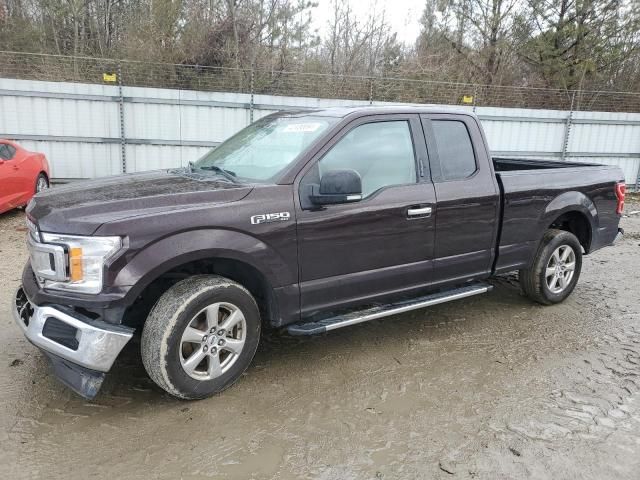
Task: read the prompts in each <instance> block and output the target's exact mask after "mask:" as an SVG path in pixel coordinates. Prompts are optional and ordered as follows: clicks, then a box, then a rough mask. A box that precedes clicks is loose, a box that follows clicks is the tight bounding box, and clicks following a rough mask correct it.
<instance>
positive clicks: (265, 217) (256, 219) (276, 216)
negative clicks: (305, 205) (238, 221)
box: [251, 212, 291, 225]
mask: <svg viewBox="0 0 640 480" xmlns="http://www.w3.org/2000/svg"><path fill="white" fill-rule="evenodd" d="M287 220H291V213H289V212H280V213H263V214H261V215H254V216H252V217H251V224H252V225H258V224H260V223H271V222H286V221H287Z"/></svg>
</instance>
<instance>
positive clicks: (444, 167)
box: [425, 118, 478, 182]
mask: <svg viewBox="0 0 640 480" xmlns="http://www.w3.org/2000/svg"><path fill="white" fill-rule="evenodd" d="M425 133H426V134H427V137H428V138H429V140H430V141H429V148H430V150H429V155H430V159H431V162H432V175H433V181H435V182H450V181H455V180H464V179H466V178H469V177H471V176H473V175H474V174H475V173H476V172H477V171H478V163H477V159H476V154H475V151H474V148H473V143H472V140H471V134H470V132H469V129H468V128H467V125H466V123H465V122H464V121H463V120H462V119H460V120H457V119H455V118H447V119H435V118H433V119H429V120H428V126H427V127H426V128H425Z"/></svg>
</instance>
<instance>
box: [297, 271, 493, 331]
mask: <svg viewBox="0 0 640 480" xmlns="http://www.w3.org/2000/svg"><path fill="white" fill-rule="evenodd" d="M492 289H493V285H489V284H488V283H474V284H471V285H466V286H464V287H459V288H455V289H453V290H447V291H444V292H438V293H432V294H430V295H425V296H422V297H418V298H412V299H411V300H405V301H402V302H395V303H390V304H388V305H382V306H376V307H372V308H367V309H365V310H357V311H352V312H349V313H346V314H343V315H337V316H334V317H328V318H324V319H321V320H316V321H312V322H307V323H295V324H293V325H289V327H288V328H287V331H288V332H289V334H291V335H317V334H319V333H325V332H328V331H330V330H335V329H337V328H342V327H348V326H349V325H355V324H357V323H362V322H368V321H370V320H376V319H378V318H384V317H389V316H391V315H398V314H399V313H405V312H410V311H411V310H418V309H420V308H425V307H430V306H432V305H437V304H439V303H446V302H451V301H453V300H459V299H461V298H466V297H471V296H473V295H479V294H481V293H486V292H489V291H491V290H492Z"/></svg>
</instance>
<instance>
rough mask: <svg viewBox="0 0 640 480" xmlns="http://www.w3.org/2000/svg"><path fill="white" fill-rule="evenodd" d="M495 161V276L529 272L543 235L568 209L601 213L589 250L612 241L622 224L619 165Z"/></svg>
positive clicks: (503, 159)
mask: <svg viewBox="0 0 640 480" xmlns="http://www.w3.org/2000/svg"><path fill="white" fill-rule="evenodd" d="M492 160H493V166H494V170H495V174H496V178H497V180H498V185H499V188H500V191H501V194H502V205H501V213H500V218H501V219H502V222H501V225H502V228H501V231H500V233H499V242H498V255H497V259H496V263H495V271H496V272H497V273H499V272H503V271H511V270H516V269H520V268H525V267H526V266H527V265H528V264H529V263H530V261H531V259H532V258H533V255H534V254H535V251H536V248H537V246H538V244H539V241H540V238H541V236H542V234H543V233H544V232H545V231H546V230H547V229H548V228H549V227H550V224H551V222H552V221H553V220H554V219H555V218H556V217H557V216H558V215H560V214H561V213H562V212H563V209H564V208H565V205H566V206H571V209H574V210H575V206H576V205H580V207H579V208H582V209H583V210H584V211H585V212H587V211H591V212H594V213H597V216H595V218H597V223H595V224H593V225H591V232H590V235H589V237H590V242H589V243H590V248H589V250H595V249H597V248H600V247H602V246H604V245H608V244H610V243H611V242H612V241H613V239H614V237H615V236H616V234H617V226H618V221H619V218H618V216H617V215H616V213H615V210H616V196H615V192H614V187H615V184H616V182H618V181H622V180H623V178H624V177H623V176H622V172H621V171H620V169H619V168H618V167H614V166H610V165H598V164H594V163H577V162H565V161H562V162H558V161H549V160H535V159H519V158H518V159H516V158H500V157H494V158H492ZM587 217H594V216H593V215H585V218H587ZM589 250H587V252H586V253H588V251H589Z"/></svg>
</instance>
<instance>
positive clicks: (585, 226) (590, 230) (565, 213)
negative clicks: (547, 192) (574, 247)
mask: <svg viewBox="0 0 640 480" xmlns="http://www.w3.org/2000/svg"><path fill="white" fill-rule="evenodd" d="M540 223H541V224H540V227H541V228H540V231H541V237H540V239H542V236H543V235H544V233H545V232H546V231H547V230H548V229H551V228H554V229H557V230H565V231H567V232H570V233H572V234H574V235H575V236H576V237H577V238H578V241H579V242H580V245H582V248H583V249H584V251H585V254H586V253H589V251H590V250H591V245H592V244H593V236H594V234H595V232H597V229H598V211H597V209H596V206H595V204H594V203H593V202H592V201H591V199H589V197H587V196H586V195H585V194H583V193H581V192H577V191H571V192H565V193H563V194H561V195H559V196H557V197H556V198H554V199H553V201H551V202H550V203H549V204H548V205H547V207H546V209H545V211H544V215H543V218H542V220H541V222H540Z"/></svg>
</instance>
